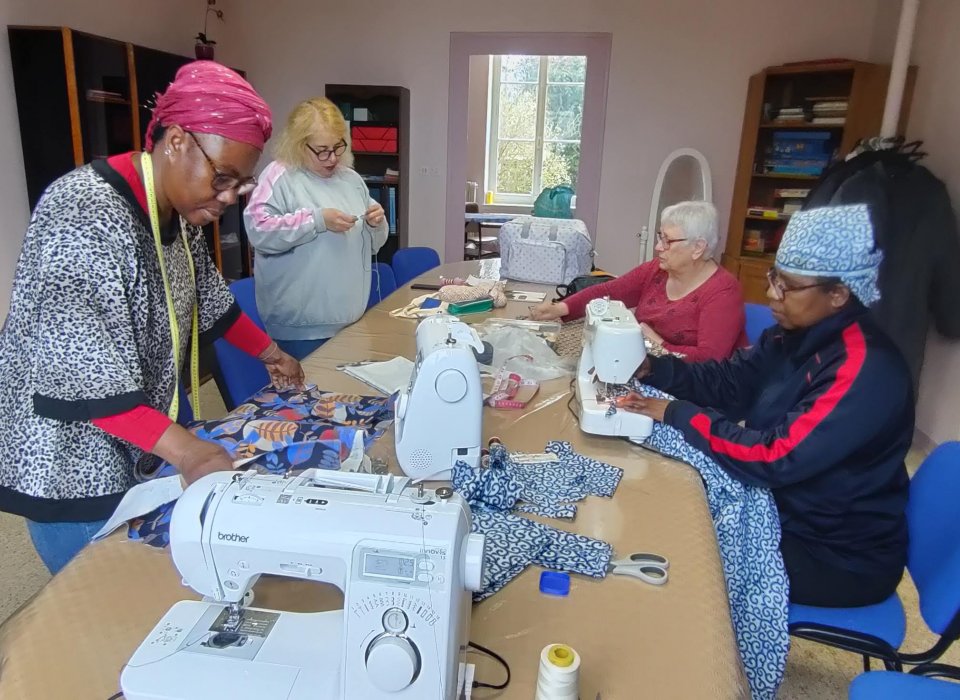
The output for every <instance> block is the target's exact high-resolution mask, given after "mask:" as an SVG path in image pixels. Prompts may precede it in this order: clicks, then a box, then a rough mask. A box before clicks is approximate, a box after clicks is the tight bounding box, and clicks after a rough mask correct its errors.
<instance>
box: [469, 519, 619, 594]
mask: <svg viewBox="0 0 960 700" xmlns="http://www.w3.org/2000/svg"><path fill="white" fill-rule="evenodd" d="M472 531H473V532H479V533H482V534H483V535H484V536H485V537H486V551H485V552H484V558H483V587H482V588H481V589H480V591H478V592H477V593H474V594H473V600H474V602H478V601H481V600H483V599H484V598H489V597H490V596H492V595H493V594H494V593H496V592H497V591H499V590H500V589H501V588H503V587H504V586H506V585H507V584H508V583H509V582H510V581H511V580H513V579H514V578H516V577H517V576H519V575H520V573H521V572H522V571H523V570H524V569H525V568H527V567H528V566H529V565H530V564H536V565H538V566H542V567H544V568H546V569H554V570H556V571H567V572H569V573H572V574H583V575H585V576H592V577H593V578H603V577H604V576H606V574H607V564H609V563H610V558H611V556H612V555H613V547H611V546H610V545H609V544H607V543H606V542H603V541H602V540H596V539H593V538H592V537H584V536H583V535H575V534H573V533H572V532H564V531H563V530H557V529H556V528H552V527H549V526H547V525H542V524H541V523H537V522H534V521H532V520H528V519H527V518H522V517H520V516H519V515H511V514H509V513H501V512H497V511H484V510H480V509H477V510H474V511H473V528H472Z"/></svg>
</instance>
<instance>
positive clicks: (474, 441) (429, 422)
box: [394, 314, 483, 479]
mask: <svg viewBox="0 0 960 700" xmlns="http://www.w3.org/2000/svg"><path fill="white" fill-rule="evenodd" d="M474 349H476V350H477V352H483V342H482V341H481V340H480V336H478V335H477V332H476V331H475V330H473V328H471V327H470V326H468V325H467V324H466V323H464V322H463V321H460V320H458V319H457V318H455V317H453V316H450V315H447V314H439V315H437V316H431V317H430V318H425V319H424V320H422V321H420V325H418V326H417V359H416V362H415V363H414V369H413V375H412V376H411V377H410V384H409V385H408V386H407V388H406V389H404V390H403V391H401V392H400V395H399V397H398V398H397V406H396V421H395V424H394V431H395V433H394V434H395V436H396V449H397V461H398V462H399V463H400V468H401V469H402V470H403V473H404V474H406V475H407V476H410V477H413V478H415V479H449V478H450V476H451V473H452V471H453V465H454V464H455V463H456V462H457V461H458V460H462V461H463V462H466V463H467V464H469V465H470V466H472V467H475V466H477V464H478V463H479V461H480V441H481V435H480V429H481V420H482V414H483V387H482V385H481V384H480V368H479V367H478V366H477V358H476V355H474V353H473V351H474Z"/></svg>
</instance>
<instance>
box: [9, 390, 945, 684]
mask: <svg viewBox="0 0 960 700" xmlns="http://www.w3.org/2000/svg"><path fill="white" fill-rule="evenodd" d="M200 402H201V409H202V410H203V415H205V416H219V415H223V414H224V413H226V409H225V408H224V406H223V402H222V400H221V399H220V395H219V393H218V392H217V389H216V386H215V385H214V383H213V382H208V383H207V384H205V385H204V386H203V387H202V388H201V390H200ZM922 457H923V455H922V454H920V453H919V452H916V451H914V452H912V453H911V454H910V456H909V457H908V460H907V465H908V467H909V469H910V472H911V473H912V472H913V470H915V469H916V467H917V465H918V464H919V463H920V460H921V459H922ZM0 562H2V565H0V621H3V620H5V619H6V618H7V617H8V616H9V615H10V614H11V613H13V612H14V611H15V610H16V609H17V608H18V607H20V605H22V604H23V603H24V602H25V601H26V600H27V599H29V598H30V597H31V596H32V595H33V594H34V593H36V592H37V591H38V590H39V589H40V588H41V587H42V586H43V585H44V584H45V583H46V582H47V580H48V579H49V578H50V577H49V575H48V574H47V572H46V569H44V568H43V565H42V564H41V563H40V560H39V559H38V558H37V556H36V554H35V553H34V551H33V547H32V546H31V544H30V539H29V537H28V535H27V532H26V529H25V528H24V526H23V521H22V520H21V519H20V518H16V517H14V516H11V515H7V514H6V513H0ZM900 597H901V598H902V599H903V603H904V608H905V609H906V610H907V640H906V643H905V646H904V648H905V649H906V650H908V651H915V650H920V649H923V648H926V647H928V646H929V645H930V644H931V643H932V641H933V639H934V637H933V635H932V634H930V632H929V631H927V628H926V625H925V624H924V623H923V621H922V619H921V618H920V616H919V615H918V613H917V593H916V590H915V589H914V587H913V584H912V583H911V582H910V581H909V580H908V578H907V579H905V580H904V582H903V583H902V584H900ZM943 661H944V662H945V663H949V664H953V665H960V644H956V645H954V646H953V647H952V648H951V649H950V650H949V651H948V652H947V654H946V655H945V656H944V657H943ZM861 670H862V666H861V661H860V659H859V657H856V656H854V655H853V654H848V653H846V652H841V651H834V650H832V649H828V648H826V647H823V646H820V645H817V644H812V643H810V642H805V641H803V640H793V643H792V647H791V650H790V657H789V659H788V662H787V674H786V678H785V679H784V682H783V685H782V686H781V689H780V694H779V697H780V698H781V699H782V700H799V699H800V698H817V700H832V699H841V698H846V697H847V686H848V684H849V683H850V681H851V680H852V679H853V678H854V676H856V675H857V674H858V673H860V672H861Z"/></svg>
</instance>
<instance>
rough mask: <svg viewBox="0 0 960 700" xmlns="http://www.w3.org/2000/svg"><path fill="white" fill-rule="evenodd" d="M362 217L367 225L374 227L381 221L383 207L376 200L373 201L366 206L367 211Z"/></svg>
mask: <svg viewBox="0 0 960 700" xmlns="http://www.w3.org/2000/svg"><path fill="white" fill-rule="evenodd" d="M363 218H364V220H365V221H366V222H367V225H368V226H373V227H374V228H376V227H377V226H379V225H380V224H382V223H383V207H382V206H380V204H378V203H377V202H374V203H373V204H371V205H370V206H369V207H367V211H366V213H364V215H363Z"/></svg>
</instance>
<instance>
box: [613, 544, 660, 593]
mask: <svg viewBox="0 0 960 700" xmlns="http://www.w3.org/2000/svg"><path fill="white" fill-rule="evenodd" d="M669 569H670V562H669V560H668V559H667V558H666V557H662V556H660V555H659V554H650V553H649V552H634V553H633V554H629V555H627V557H626V558H625V559H618V560H616V561H612V562H610V563H609V564H608V565H607V573H608V574H619V575H621V576H633V577H634V578H638V579H640V580H641V581H645V582H646V583H649V584H650V585H651V586H662V585H663V584H665V583H666V582H667V579H668V578H669Z"/></svg>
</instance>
